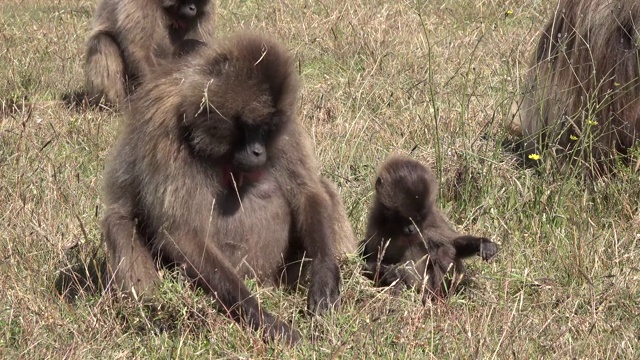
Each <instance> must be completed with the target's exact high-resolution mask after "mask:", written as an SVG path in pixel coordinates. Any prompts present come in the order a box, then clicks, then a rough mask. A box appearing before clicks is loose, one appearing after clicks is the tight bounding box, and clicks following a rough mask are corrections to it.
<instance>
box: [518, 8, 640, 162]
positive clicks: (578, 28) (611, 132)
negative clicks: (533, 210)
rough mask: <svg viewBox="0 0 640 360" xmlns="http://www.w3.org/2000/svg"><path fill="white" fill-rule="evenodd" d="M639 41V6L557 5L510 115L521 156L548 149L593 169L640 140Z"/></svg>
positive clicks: (541, 36)
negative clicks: (514, 111)
mask: <svg viewBox="0 0 640 360" xmlns="http://www.w3.org/2000/svg"><path fill="white" fill-rule="evenodd" d="M639 43H640V3H638V2H637V1H634V0H616V1H613V0H560V1H559V3H558V6H557V7H556V9H555V11H554V13H553V16H552V17H551V19H550V20H549V22H548V23H547V25H546V26H545V28H544V30H543V31H542V34H541V35H540V40H539V42H538V46H537V48H536V51H535V59H534V61H533V63H534V64H533V69H532V71H531V77H532V79H531V81H530V82H531V84H532V87H533V88H532V90H531V91H529V92H528V93H526V94H525V97H524V99H523V103H522V105H521V108H520V111H519V113H518V115H517V118H516V124H515V127H516V128H517V127H518V126H521V129H522V132H523V137H524V139H523V140H524V141H523V144H524V150H525V153H526V155H529V154H532V153H539V152H540V151H542V150H544V148H545V147H547V146H550V147H551V149H552V150H554V152H552V153H557V154H567V153H570V154H571V155H572V156H573V158H575V159H583V160H584V161H585V163H587V164H589V165H594V164H595V165H598V166H597V167H596V169H598V168H602V167H601V166H600V165H607V164H610V163H611V158H612V157H613V156H615V154H616V153H618V152H619V153H622V154H625V153H626V150H627V149H629V148H630V147H632V146H633V145H634V144H635V142H636V141H637V140H638V138H639V136H640V87H639V86H638V85H639V81H640V80H639V79H638V76H639V74H640V73H639V65H638V64H639V61H640V57H639V56H638V51H640V50H639V47H638V44H639ZM594 121H595V122H596V123H597V125H596V124H595V123H594ZM590 124H591V125H590ZM541 149H542V150H541ZM574 150H576V151H574ZM591 160H593V161H591Z"/></svg>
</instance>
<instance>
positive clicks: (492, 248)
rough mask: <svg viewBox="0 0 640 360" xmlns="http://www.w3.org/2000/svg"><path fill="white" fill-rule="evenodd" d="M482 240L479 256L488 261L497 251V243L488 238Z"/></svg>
mask: <svg viewBox="0 0 640 360" xmlns="http://www.w3.org/2000/svg"><path fill="white" fill-rule="evenodd" d="M485 240H486V241H483V242H482V245H480V256H481V257H482V260H484V261H489V260H490V259H491V258H492V257H493V256H494V255H495V254H497V253H498V245H497V244H496V243H494V242H493V241H491V240H489V239H485Z"/></svg>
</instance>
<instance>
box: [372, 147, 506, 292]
mask: <svg viewBox="0 0 640 360" xmlns="http://www.w3.org/2000/svg"><path fill="white" fill-rule="evenodd" d="M437 191H438V184H437V181H436V179H435V176H434V175H433V173H432V172H431V170H430V169H429V168H427V167H426V166H424V165H422V164H421V163H420V162H418V161H417V160H413V159H410V158H408V157H405V156H400V155H395V156H391V157H390V158H388V159H387V160H386V161H385V162H384V163H383V164H382V165H381V166H380V168H379V170H378V174H377V177H376V181H375V198H374V202H373V206H372V208H371V212H370V214H369V223H368V225H367V234H366V238H365V239H364V240H363V241H362V244H361V255H362V256H363V258H364V260H365V265H364V269H363V270H364V271H363V272H364V275H365V276H367V277H368V278H369V279H371V280H373V281H374V283H375V284H376V285H377V286H390V285H393V284H396V285H400V286H402V285H404V286H406V287H409V288H413V289H416V290H422V289H423V288H424V290H425V291H424V293H423V294H424V296H423V301H426V300H427V299H429V298H431V297H432V296H433V295H437V296H443V295H446V292H447V290H449V289H450V288H451V287H452V286H455V284H454V283H450V282H447V281H445V279H446V277H447V276H449V275H451V276H453V277H454V279H460V278H461V276H462V274H463V272H464V265H463V263H462V259H463V258H465V257H469V256H472V255H476V254H479V255H480V256H481V257H482V259H484V260H487V261H488V260H489V259H491V258H492V257H493V256H494V255H495V254H496V253H497V252H498V246H497V245H496V244H495V243H494V242H492V241H491V240H489V239H486V238H483V237H476V236H471V235H462V234H460V233H458V232H457V231H456V230H454V229H453V227H451V225H450V224H449V222H448V220H447V218H446V217H445V216H444V214H443V213H442V212H441V211H440V209H439V208H438V207H437V206H436V203H435V201H436V193H437ZM423 285H424V286H423Z"/></svg>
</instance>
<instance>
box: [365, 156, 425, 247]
mask: <svg viewBox="0 0 640 360" xmlns="http://www.w3.org/2000/svg"><path fill="white" fill-rule="evenodd" d="M375 189H376V198H377V201H378V202H379V203H380V205H381V207H382V211H383V213H384V216H385V218H386V220H387V224H389V225H390V226H393V227H394V228H395V229H396V230H397V233H398V234H401V235H404V236H414V235H418V231H419V230H420V229H422V227H423V224H424V223H425V221H426V219H427V216H428V215H429V214H428V212H429V201H430V200H429V196H430V193H431V192H432V191H433V189H432V188H431V182H430V180H429V177H428V174H427V173H426V172H425V170H424V167H422V165H420V164H419V163H413V162H408V161H397V162H390V163H387V164H386V166H385V167H384V168H383V169H382V170H381V171H380V173H379V174H378V178H377V179H376V183H375Z"/></svg>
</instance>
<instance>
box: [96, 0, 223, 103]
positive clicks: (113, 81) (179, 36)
mask: <svg viewBox="0 0 640 360" xmlns="http://www.w3.org/2000/svg"><path fill="white" fill-rule="evenodd" d="M214 17H215V2H214V1H213V0H101V1H100V3H99V4H98V8H97V10H96V15H95V18H94V23H93V31H92V34H91V36H90V37H89V41H88V43H87V50H86V55H85V56H86V59H85V61H86V63H85V79H86V95H87V97H88V99H89V100H90V101H91V102H92V103H94V104H97V103H99V102H100V101H105V102H106V103H107V104H110V105H117V104H118V103H122V101H123V100H124V99H125V98H126V96H127V95H129V94H130V93H131V92H132V90H133V89H134V88H135V87H137V86H139V84H140V83H141V82H142V81H144V80H146V79H147V77H148V76H149V75H150V74H151V73H152V72H153V69H154V68H156V67H158V65H159V64H160V63H161V62H162V61H163V60H166V59H169V58H171V57H172V56H174V55H176V54H181V53H183V52H189V51H188V50H189V49H190V48H191V45H192V43H191V42H190V40H198V41H204V42H208V41H210V40H211V39H212V37H213V35H214V28H215V18H214ZM185 40H186V43H185ZM185 49H186V50H187V51H185Z"/></svg>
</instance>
